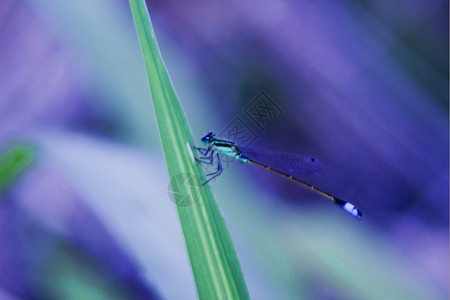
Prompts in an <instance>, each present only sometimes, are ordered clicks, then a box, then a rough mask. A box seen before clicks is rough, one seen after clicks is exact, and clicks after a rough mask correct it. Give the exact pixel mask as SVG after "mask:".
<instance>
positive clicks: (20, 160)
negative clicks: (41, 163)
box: [0, 146, 34, 193]
mask: <svg viewBox="0 0 450 300" xmlns="http://www.w3.org/2000/svg"><path fill="white" fill-rule="evenodd" d="M33 157H34V151H33V149H32V148H30V147H26V146H12V147H10V148H9V149H8V151H7V152H6V153H5V154H2V155H0V193H1V192H3V191H5V190H6V188H7V187H8V186H9V185H10V184H11V183H12V182H13V181H14V179H15V178H16V177H17V176H19V175H20V173H22V171H23V170H24V169H25V168H26V167H27V166H28V165H30V163H31V162H32V161H33Z"/></svg>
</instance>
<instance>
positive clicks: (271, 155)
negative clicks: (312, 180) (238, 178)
mask: <svg viewBox="0 0 450 300" xmlns="http://www.w3.org/2000/svg"><path fill="white" fill-rule="evenodd" d="M240 150H241V152H242V154H243V155H244V156H246V157H248V158H250V159H251V160H254V161H256V162H259V163H260V164H263V165H266V166H269V167H271V168H273V169H277V170H279V171H281V172H284V173H287V174H289V175H292V176H294V177H301V176H305V175H312V174H315V173H317V172H319V171H320V170H322V165H321V164H320V162H319V161H318V160H317V159H316V158H315V157H312V156H308V155H303V154H297V153H283V152H273V151H266V150H260V149H255V148H245V149H240Z"/></svg>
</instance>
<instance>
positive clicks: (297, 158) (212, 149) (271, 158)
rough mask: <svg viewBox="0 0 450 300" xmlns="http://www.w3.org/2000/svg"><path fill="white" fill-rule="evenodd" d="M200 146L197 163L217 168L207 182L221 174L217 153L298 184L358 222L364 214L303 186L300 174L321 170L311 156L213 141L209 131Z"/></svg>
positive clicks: (325, 193)
mask: <svg viewBox="0 0 450 300" xmlns="http://www.w3.org/2000/svg"><path fill="white" fill-rule="evenodd" d="M202 143H203V144H204V145H205V146H206V147H205V148H196V149H197V151H198V152H199V153H200V154H201V155H202V156H200V157H199V158H198V159H197V161H199V162H200V163H203V164H208V165H214V164H216V165H217V169H216V170H215V171H214V172H211V173H209V174H207V175H206V176H207V181H206V182H205V184H206V183H208V182H209V181H211V180H212V179H214V178H216V177H217V176H219V175H220V174H221V173H222V171H223V167H222V163H221V160H220V156H219V154H224V155H227V156H230V157H233V158H234V159H237V160H239V161H241V162H243V163H248V164H252V165H255V166H257V167H260V168H262V169H265V170H267V171H271V172H273V173H276V174H278V175H281V176H283V177H286V178H287V179H289V180H291V181H293V182H295V183H298V184H300V185H302V186H304V187H306V188H308V189H310V190H312V191H314V192H316V193H318V194H319V195H321V196H323V197H325V198H327V199H329V200H331V201H333V202H334V203H335V204H336V205H338V206H339V207H341V208H342V209H343V210H345V211H346V212H348V213H349V214H351V215H352V216H354V217H356V218H358V219H360V218H362V216H363V214H362V213H361V211H360V210H359V209H358V208H356V206H355V205H353V204H351V203H350V202H347V201H344V200H342V199H339V198H337V197H335V196H333V195H331V194H329V193H327V192H324V191H323V190H321V189H319V188H316V187H315V186H313V185H311V184H309V183H306V182H305V181H303V180H300V179H298V176H299V175H305V174H311V173H315V172H318V171H320V169H321V167H320V163H319V162H318V161H317V160H316V159H315V158H313V157H307V156H304V155H299V154H291V153H276V152H269V151H261V150H256V149H251V148H245V149H241V148H240V147H239V146H238V145H237V144H236V143H234V142H232V141H227V140H223V139H218V138H216V134H215V133H214V132H209V133H208V134H206V135H205V136H203V137H202Z"/></svg>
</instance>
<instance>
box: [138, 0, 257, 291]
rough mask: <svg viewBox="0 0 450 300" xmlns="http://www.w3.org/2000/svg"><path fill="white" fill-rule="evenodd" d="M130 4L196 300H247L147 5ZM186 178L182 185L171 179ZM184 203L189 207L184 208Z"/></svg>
mask: <svg viewBox="0 0 450 300" xmlns="http://www.w3.org/2000/svg"><path fill="white" fill-rule="evenodd" d="M130 5H131V11H132V14H133V19H134V22H135V26H136V30H137V33H138V37H139V41H140V45H141V49H142V53H143V56H144V60H145V64H146V68H147V74H148V80H149V84H150V89H151V93H152V97H153V104H154V107H155V113H156V117H157V121H158V127H159V132H160V136H161V142H162V146H163V150H164V156H165V159H166V163H167V168H168V170H169V175H170V178H171V179H172V181H171V183H172V189H173V190H174V193H173V196H174V198H175V202H176V203H178V205H177V210H178V215H179V219H180V222H181V226H182V229H183V234H184V237H185V241H186V246H187V250H188V253H189V259H190V262H191V267H192V271H193V273H194V278H195V283H196V286H197V292H198V295H199V298H200V299H248V298H249V295H248V291H247V287H246V284H245V280H244V277H243V274H242V270H241V267H240V264H239V261H238V259H237V255H236V251H235V249H234V245H233V243H232V241H231V237H230V234H229V232H228V229H227V228H226V225H225V221H224V219H223V217H222V215H221V213H220V210H219V208H218V206H217V204H216V202H215V200H214V198H213V195H212V193H211V190H210V188H209V186H208V185H202V184H201V182H203V181H204V180H205V176H204V174H203V172H202V170H201V168H200V167H199V166H198V165H197V164H196V163H195V160H194V156H195V155H196V153H195V151H194V152H192V148H193V146H194V142H193V139H192V135H191V132H190V129H189V126H188V122H187V120H186V117H185V115H184V112H183V109H182V107H181V105H180V102H179V100H178V97H177V95H176V92H175V89H174V87H173V84H172V82H171V80H170V77H169V74H168V72H167V70H166V67H165V65H164V62H163V59H162V57H161V53H160V50H159V47H158V44H157V40H156V37H155V33H154V31H153V28H152V25H151V21H150V17H149V15H148V12H147V7H146V5H145V1H144V0H130ZM186 174H187V175H186ZM184 175H186V176H185V177H183V179H182V180H181V181H176V180H175V179H176V178H179V177H180V176H184ZM179 182H182V183H183V184H179ZM174 183H175V184H174ZM186 199H190V201H191V203H189V202H188V205H185V202H184V201H186Z"/></svg>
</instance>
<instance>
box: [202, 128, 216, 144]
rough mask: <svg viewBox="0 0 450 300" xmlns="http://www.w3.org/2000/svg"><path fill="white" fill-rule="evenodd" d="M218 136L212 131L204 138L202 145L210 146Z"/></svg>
mask: <svg viewBox="0 0 450 300" xmlns="http://www.w3.org/2000/svg"><path fill="white" fill-rule="evenodd" d="M215 136H216V134H215V133H214V132H212V131H210V132H208V134H206V135H205V136H204V137H202V143H204V144H209V143H211V142H212V141H213V140H214V137H215Z"/></svg>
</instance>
